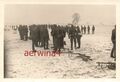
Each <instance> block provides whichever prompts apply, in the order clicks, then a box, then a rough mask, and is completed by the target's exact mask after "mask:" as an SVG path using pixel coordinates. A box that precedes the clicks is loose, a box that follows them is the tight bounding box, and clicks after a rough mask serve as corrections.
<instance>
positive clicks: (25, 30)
mask: <svg viewBox="0 0 120 82" xmlns="http://www.w3.org/2000/svg"><path fill="white" fill-rule="evenodd" d="M24 38H25V41H27V40H28V27H27V25H25V26H24Z"/></svg>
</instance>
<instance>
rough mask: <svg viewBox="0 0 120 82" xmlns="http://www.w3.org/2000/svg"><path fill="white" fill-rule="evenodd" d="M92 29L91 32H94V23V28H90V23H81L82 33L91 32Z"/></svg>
mask: <svg viewBox="0 0 120 82" xmlns="http://www.w3.org/2000/svg"><path fill="white" fill-rule="evenodd" d="M90 30H91V33H92V34H94V33H95V26H94V25H93V26H92V28H90V25H88V26H85V25H81V33H82V34H87V33H88V34H90Z"/></svg>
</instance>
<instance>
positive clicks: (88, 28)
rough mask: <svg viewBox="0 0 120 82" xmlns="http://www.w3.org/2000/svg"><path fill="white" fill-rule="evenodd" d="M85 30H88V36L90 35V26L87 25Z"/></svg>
mask: <svg viewBox="0 0 120 82" xmlns="http://www.w3.org/2000/svg"><path fill="white" fill-rule="evenodd" d="M87 30H88V34H90V26H89V25H88V27H87Z"/></svg>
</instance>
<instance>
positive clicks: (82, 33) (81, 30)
mask: <svg viewBox="0 0 120 82" xmlns="http://www.w3.org/2000/svg"><path fill="white" fill-rule="evenodd" d="M83 29H84V28H83V26H82V25H81V33H82V34H83V31H84V30H83Z"/></svg>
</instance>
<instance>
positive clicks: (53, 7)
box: [4, 4, 116, 79]
mask: <svg viewBox="0 0 120 82" xmlns="http://www.w3.org/2000/svg"><path fill="white" fill-rule="evenodd" d="M4 78H38V79H48V78H52V79H89V78H116V5H113V4H109V5H108V4H5V7H4Z"/></svg>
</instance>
